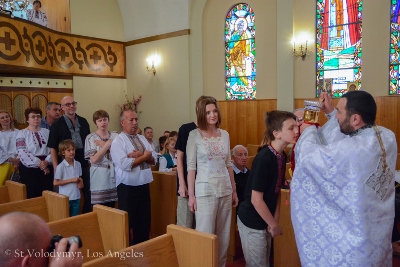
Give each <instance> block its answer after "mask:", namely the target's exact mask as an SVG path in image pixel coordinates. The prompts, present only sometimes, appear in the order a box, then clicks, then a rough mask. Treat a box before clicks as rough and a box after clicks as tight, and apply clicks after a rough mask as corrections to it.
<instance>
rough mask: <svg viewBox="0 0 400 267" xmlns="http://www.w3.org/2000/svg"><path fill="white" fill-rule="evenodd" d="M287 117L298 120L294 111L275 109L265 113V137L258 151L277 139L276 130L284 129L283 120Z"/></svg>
mask: <svg viewBox="0 0 400 267" xmlns="http://www.w3.org/2000/svg"><path fill="white" fill-rule="evenodd" d="M287 119H293V120H295V121H296V119H297V117H296V115H294V114H293V113H292V112H288V111H282V110H273V111H268V112H266V113H265V126H266V128H267V129H266V130H265V133H264V139H263V140H262V142H261V145H260V147H259V148H258V151H260V150H262V149H263V148H264V147H266V146H267V145H269V144H270V143H271V142H272V141H274V140H275V136H274V131H280V130H282V126H283V122H284V121H286V120H287Z"/></svg>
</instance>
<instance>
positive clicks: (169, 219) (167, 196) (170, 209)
mask: <svg viewBox="0 0 400 267" xmlns="http://www.w3.org/2000/svg"><path fill="white" fill-rule="evenodd" d="M153 179H154V181H153V182H151V183H150V199H151V226H150V231H151V236H152V237H156V236H160V235H163V234H165V231H166V229H167V226H168V225H170V224H175V223H176V207H177V204H178V197H177V195H176V173H175V172H158V171H153Z"/></svg>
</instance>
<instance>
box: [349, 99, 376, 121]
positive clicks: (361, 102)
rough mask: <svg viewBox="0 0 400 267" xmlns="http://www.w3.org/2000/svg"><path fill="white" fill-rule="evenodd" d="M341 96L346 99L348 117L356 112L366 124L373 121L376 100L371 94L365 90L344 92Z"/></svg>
mask: <svg viewBox="0 0 400 267" xmlns="http://www.w3.org/2000/svg"><path fill="white" fill-rule="evenodd" d="M342 98H346V99H347V103H346V113H347V116H348V117H350V116H351V115H353V114H358V115H360V116H361V118H362V120H363V122H364V123H366V124H370V123H373V122H375V119H376V102H375V99H374V98H373V97H372V95H371V94H369V93H367V92H365V91H351V92H348V93H346V94H344V95H343V96H342Z"/></svg>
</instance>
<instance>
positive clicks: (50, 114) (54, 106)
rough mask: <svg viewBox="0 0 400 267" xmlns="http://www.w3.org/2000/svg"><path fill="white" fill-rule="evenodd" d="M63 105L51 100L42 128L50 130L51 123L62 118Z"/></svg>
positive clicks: (41, 123) (41, 124)
mask: <svg viewBox="0 0 400 267" xmlns="http://www.w3.org/2000/svg"><path fill="white" fill-rule="evenodd" d="M60 116H61V106H60V104H59V103H57V102H49V103H47V106H46V117H44V118H42V121H41V122H40V128H45V129H48V130H50V127H51V125H52V124H53V123H54V122H55V121H56V120H58V119H59V118H60Z"/></svg>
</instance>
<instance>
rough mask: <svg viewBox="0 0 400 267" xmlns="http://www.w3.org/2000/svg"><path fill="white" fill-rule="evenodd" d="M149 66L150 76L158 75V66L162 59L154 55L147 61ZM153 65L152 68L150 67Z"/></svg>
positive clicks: (147, 68)
mask: <svg viewBox="0 0 400 267" xmlns="http://www.w3.org/2000/svg"><path fill="white" fill-rule="evenodd" d="M146 61H147V66H146V70H147V72H148V73H149V74H153V75H156V67H155V66H156V65H158V63H159V62H160V57H159V56H158V55H152V56H150V57H148V58H147V59H146ZM149 65H151V67H149Z"/></svg>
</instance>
